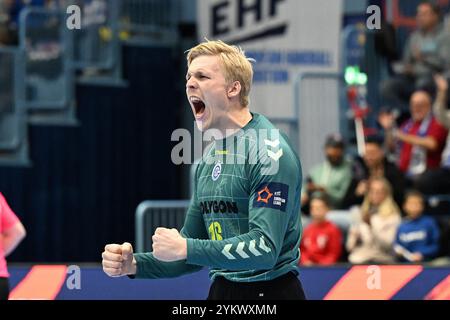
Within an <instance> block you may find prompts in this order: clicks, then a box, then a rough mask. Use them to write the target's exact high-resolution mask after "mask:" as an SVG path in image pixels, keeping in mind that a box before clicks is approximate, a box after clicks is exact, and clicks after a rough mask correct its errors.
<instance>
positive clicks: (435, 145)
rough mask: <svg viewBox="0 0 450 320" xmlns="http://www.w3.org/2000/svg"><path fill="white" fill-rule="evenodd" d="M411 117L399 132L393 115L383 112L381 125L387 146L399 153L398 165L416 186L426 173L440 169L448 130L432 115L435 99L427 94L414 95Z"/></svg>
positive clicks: (380, 116) (417, 92)
mask: <svg viewBox="0 0 450 320" xmlns="http://www.w3.org/2000/svg"><path fill="white" fill-rule="evenodd" d="M410 111H411V118H410V119H409V120H407V121H406V122H405V123H404V124H403V125H402V126H401V128H400V129H397V128H396V126H395V118H394V116H393V115H392V114H391V113H380V115H379V118H378V120H379V122H380V124H381V126H382V127H383V128H384V130H385V143H386V145H387V147H388V148H389V150H390V151H393V152H395V153H396V156H397V165H398V167H399V169H400V170H401V171H402V172H403V173H404V174H406V176H407V177H408V178H409V179H410V180H411V181H412V182H413V183H416V182H417V180H418V179H420V177H421V175H422V174H423V173H425V171H426V170H430V169H437V168H439V167H440V163H441V156H442V151H443V149H444V146H445V140H446V139H447V133H448V130H447V129H446V128H444V127H443V126H442V125H441V124H440V123H439V122H438V121H437V120H436V119H435V117H434V116H433V113H432V99H431V96H430V95H429V94H428V93H427V92H425V91H416V92H415V93H414V94H413V95H412V96H411V102H410Z"/></svg>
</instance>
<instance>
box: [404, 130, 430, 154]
mask: <svg viewBox="0 0 450 320" xmlns="http://www.w3.org/2000/svg"><path fill="white" fill-rule="evenodd" d="M396 138H397V139H399V140H401V141H403V142H405V143H409V144H412V145H415V146H419V147H424V148H426V149H427V150H430V151H434V150H436V149H437V147H438V145H437V142H436V140H435V139H434V138H431V137H418V136H416V135H412V134H406V133H403V132H400V131H398V132H397V133H396Z"/></svg>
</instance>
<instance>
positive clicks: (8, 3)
mask: <svg viewBox="0 0 450 320" xmlns="http://www.w3.org/2000/svg"><path fill="white" fill-rule="evenodd" d="M13 5H14V0H4V1H0V45H10V44H12V43H13V37H14V35H13V31H12V30H11V15H10V12H11V9H12V7H13Z"/></svg>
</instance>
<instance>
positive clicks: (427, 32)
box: [422, 25, 438, 35]
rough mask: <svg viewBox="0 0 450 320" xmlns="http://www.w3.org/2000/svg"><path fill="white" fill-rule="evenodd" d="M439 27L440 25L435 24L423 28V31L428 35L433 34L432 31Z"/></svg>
mask: <svg viewBox="0 0 450 320" xmlns="http://www.w3.org/2000/svg"><path fill="white" fill-rule="evenodd" d="M437 29H438V25H435V26H432V27H429V28H427V29H422V33H423V34H426V35H428V34H432V33H435V32H436V30H437Z"/></svg>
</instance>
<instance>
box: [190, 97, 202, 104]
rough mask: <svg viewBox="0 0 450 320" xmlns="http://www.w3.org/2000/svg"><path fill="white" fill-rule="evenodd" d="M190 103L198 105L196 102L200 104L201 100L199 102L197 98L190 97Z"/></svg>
mask: <svg viewBox="0 0 450 320" xmlns="http://www.w3.org/2000/svg"><path fill="white" fill-rule="evenodd" d="M191 102H192V103H198V102H202V100H200V98H197V97H191Z"/></svg>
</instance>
